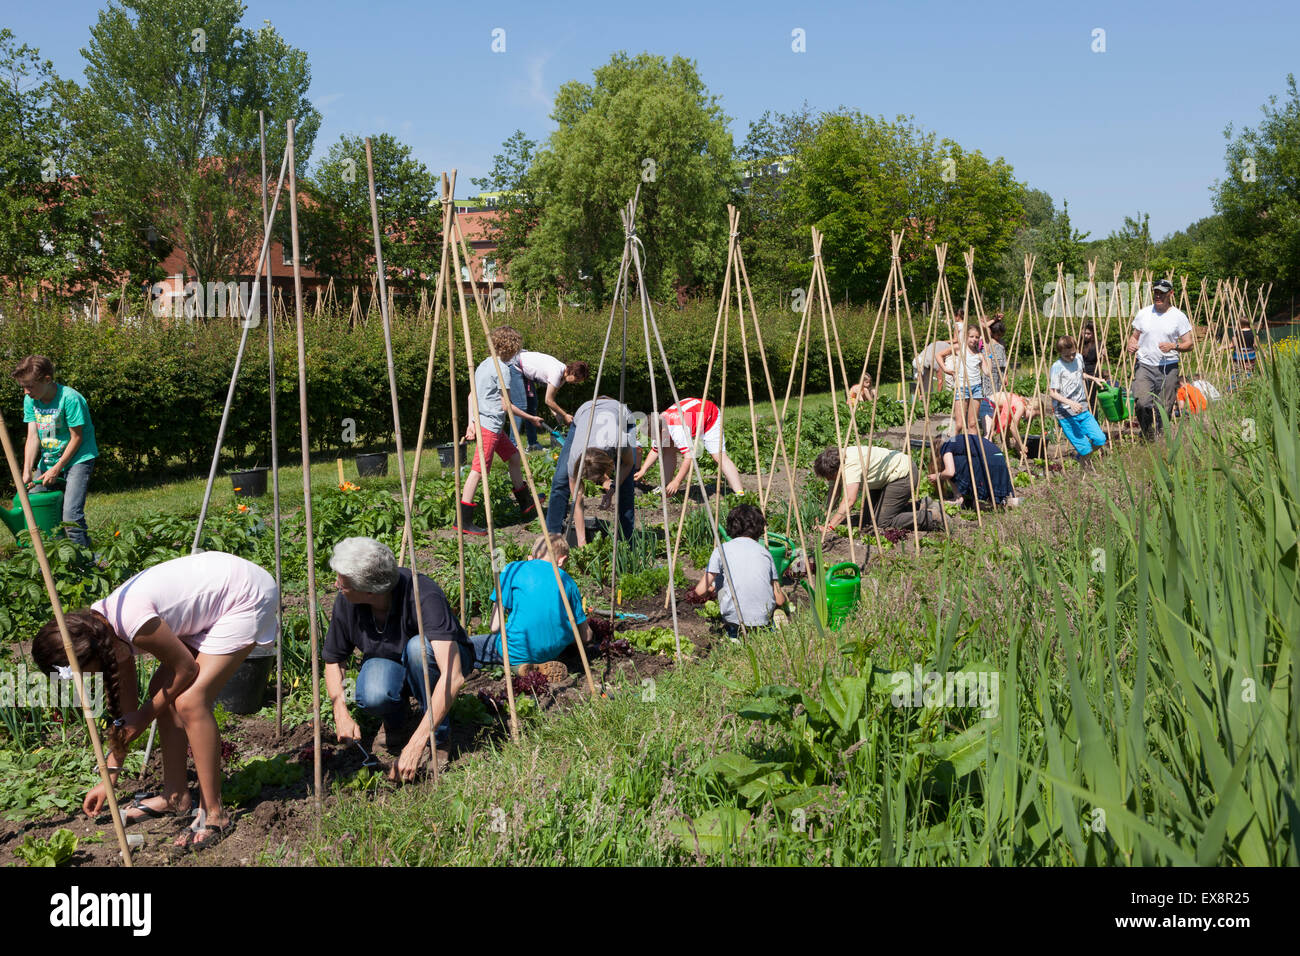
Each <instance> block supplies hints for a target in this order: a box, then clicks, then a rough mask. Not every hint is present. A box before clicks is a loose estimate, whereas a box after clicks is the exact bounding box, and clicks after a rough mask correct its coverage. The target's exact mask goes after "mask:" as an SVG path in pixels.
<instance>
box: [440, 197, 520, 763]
mask: <svg viewBox="0 0 1300 956" xmlns="http://www.w3.org/2000/svg"><path fill="white" fill-rule="evenodd" d="M453 175H454V173H453ZM451 221H452V223H453V224H454V223H455V222H456V214H455V210H454V208H453V211H452V217H451ZM445 241H447V242H449V243H450V244H451V260H452V271H453V274H454V275H456V276H459V275H460V265H461V263H460V253H459V251H458V250H457V249H456V241H455V237H454V236H448V237H446V239H445ZM455 285H456V299H457V302H458V304H459V308H460V321H461V342H462V344H463V345H464V348H465V365H466V368H467V369H468V371H469V375H470V381H473V379H474V369H475V365H474V352H473V347H472V346H471V345H470V341H469V313H468V312H467V311H466V308H465V289H464V286H463V284H462V283H460V282H456V283H455ZM448 318H450V314H449V315H448ZM487 347H488V349H489V350H490V351H491V353H492V359H493V364H494V366H495V368H496V373H497V380H498V381H499V382H500V384H501V397H502V400H503V401H506V400H508V399H509V396H510V389H509V387H508V386H507V385H506V380H505V375H504V373H503V371H502V369H501V362H500V360H499V359H498V358H497V354H496V347H495V346H494V345H493V344H492V337H491V336H490V335H489V336H488V337H487ZM469 404H470V407H469V412H470V415H471V417H472V420H473V422H474V434H475V435H476V436H477V438H478V440H477V441H476V442H475V448H474V453H475V454H476V455H477V456H478V463H479V472H480V474H481V475H482V482H481V483H482V485H483V512H484V514H485V516H486V518H487V532H488V535H487V536H488V553H489V554H495V553H496V523H495V522H494V521H493V519H492V488H491V485H490V484H489V482H488V469H487V460H486V459H485V458H484V456H483V423H482V419H481V418H480V416H479V410H478V402H477V401H473V402H470V403H469ZM510 418H511V416H510V414H509V413H507V414H506V419H507V420H510ZM458 497H459V496H458ZM456 510H457V512H459V511H460V508H459V507H458V508H457V509H456ZM460 537H461V538H463V537H464V533H463V531H461V533H460ZM496 564H497V562H496V561H495V560H494V561H493V562H492V571H493V576H494V578H495V579H496V588H497V595H498V596H499V597H501V605H500V607H501V659H502V663H503V664H504V666H505V682H506V707H507V709H508V710H509V714H510V738H511V739H512V740H518V739H519V716H518V714H517V713H516V711H515V688H514V681H513V680H512V679H511V672H510V643H509V641H507V640H506V639H505V635H506V609H505V599H504V595H505V591H504V590H503V589H502V587H501V569H500V568H498V567H497V566H496ZM462 565H463V562H462ZM462 593H463V588H462Z"/></svg>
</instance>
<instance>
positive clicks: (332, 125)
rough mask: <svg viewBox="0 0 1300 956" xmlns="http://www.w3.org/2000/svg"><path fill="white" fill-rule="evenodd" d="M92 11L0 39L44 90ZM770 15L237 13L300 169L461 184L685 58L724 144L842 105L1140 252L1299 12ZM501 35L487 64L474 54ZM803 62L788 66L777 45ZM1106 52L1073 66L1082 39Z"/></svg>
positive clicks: (28, 15)
mask: <svg viewBox="0 0 1300 956" xmlns="http://www.w3.org/2000/svg"><path fill="white" fill-rule="evenodd" d="M103 6H104V3H102V2H91V0H59V2H58V15H57V16H53V15H51V9H52V8H51V7H49V6H46V5H44V4H22V5H21V7H19V8H18V9H10V10H8V11H7V12H6V13H5V14H4V16H3V18H0V25H4V26H8V27H9V28H10V29H12V30H13V31H14V32H15V33H16V34H17V36H18V39H19V41H20V42H25V43H28V44H30V45H33V46H36V47H39V48H40V50H41V52H42V54H43V55H44V56H46V57H48V58H49V59H51V60H53V61H54V64H55V68H56V69H57V70H58V71H59V73H60V74H62V75H64V76H74V77H78V78H79V77H80V76H81V73H82V70H83V68H84V62H83V61H82V59H81V56H80V53H79V50H80V49H81V48H82V47H83V46H85V45H86V43H87V41H88V39H89V29H90V26H91V25H92V24H93V23H94V22H95V20H96V17H97V13H98V11H99V9H101V8H102V7H103ZM985 6H986V5H985V4H976V3H970V2H969V0H967V2H916V3H901V2H900V3H879V2H870V3H861V2H859V3H855V2H836V3H798V4H790V3H778V2H772V0H749V2H745V3H736V4H728V5H706V4H703V3H699V2H695V3H688V2H676V0H639V2H632V3H627V2H623V3H610V2H609V0H601V2H587V0H575V2H569V3H564V4H557V5H555V6H554V7H553V8H549V7H547V6H546V5H543V4H538V3H513V2H495V3H492V4H485V3H479V4H464V3H462V4H455V5H451V6H447V5H441V4H440V5H436V6H435V5H432V4H426V3H418V2H396V0H393V2H385V0H369V2H367V0H320V2H311V3H307V2H271V0H249V2H248V10H247V13H246V14H245V23H246V25H249V26H253V27H256V26H259V25H260V24H261V21H262V20H263V19H269V20H270V21H271V22H272V23H273V24H274V25H275V27H276V28H277V29H278V30H279V31H280V32H281V33H282V34H283V35H284V36H285V38H286V39H287V40H288V42H289V43H291V44H292V45H294V46H296V47H298V48H300V49H303V50H305V51H306V52H307V54H308V57H309V60H310V63H311V67H312V89H311V94H312V98H313V101H314V102H315V104H316V106H317V108H318V109H320V111H321V112H322V114H323V115H324V121H323V123H322V126H321V131H320V135H319V137H318V138H317V147H316V155H317V156H319V155H323V153H324V151H325V149H326V147H327V146H328V144H329V143H331V142H333V141H334V140H335V139H337V138H338V136H339V135H341V134H344V133H349V134H354V133H360V134H375V133H380V132H388V133H391V134H393V135H394V136H396V137H398V138H399V139H401V140H402V141H403V142H406V143H408V144H409V145H410V146H411V147H412V148H413V150H414V151H415V153H416V154H417V155H418V157H419V158H420V159H421V160H422V161H423V162H424V163H425V164H426V165H427V166H428V167H429V168H430V169H431V170H433V171H434V172H435V173H436V172H441V171H443V170H445V169H450V168H451V167H453V166H455V167H457V168H458V169H459V170H460V174H459V175H460V180H461V182H462V183H463V184H464V187H463V188H459V189H457V194H458V195H461V196H464V195H468V194H471V193H472V192H474V190H473V188H472V187H470V186H469V182H468V180H469V178H470V177H472V176H481V175H483V174H484V173H485V172H487V170H488V169H489V168H490V166H491V162H492V156H493V154H494V153H495V152H497V151H498V149H499V148H500V145H501V143H502V141H503V140H505V139H506V137H508V136H509V135H510V134H511V133H512V132H513V131H514V130H515V129H522V130H524V132H525V133H526V134H528V135H529V136H530V137H532V138H534V139H538V140H544V139H545V138H546V136H547V135H548V134H549V132H550V130H551V129H552V125H553V124H552V123H551V122H550V119H549V113H550V104H551V99H552V97H553V96H554V94H555V91H556V89H557V88H558V87H559V86H560V85H561V84H562V83H564V82H566V81H568V80H575V79H576V80H582V81H589V80H590V78H591V72H592V70H593V69H594V68H595V67H597V66H599V65H600V64H602V63H604V62H606V61H608V59H609V56H610V54H611V53H613V52H615V51H618V50H626V51H628V52H629V53H639V52H641V51H648V52H651V53H656V54H661V55H664V56H672V55H673V54H681V55H683V56H686V57H690V58H692V59H694V60H695V61H696V62H697V63H698V65H699V70H700V73H701V76H702V77H703V80H704V82H705V84H706V85H707V86H708V87H709V89H710V91H711V92H712V93H714V94H715V95H716V96H718V97H719V99H720V102H721V105H722V108H723V110H724V111H725V112H726V113H727V115H728V116H730V117H731V118H732V133H733V136H734V138H735V140H736V141H737V142H740V141H741V140H743V139H744V137H745V134H746V131H747V129H748V123H749V121H750V120H753V119H755V118H757V117H758V116H759V115H760V114H761V113H762V112H763V110H765V109H773V110H779V111H788V110H791V109H794V108H797V107H798V106H799V105H800V104H802V103H803V102H804V101H805V100H806V101H807V102H808V103H810V104H811V105H812V106H814V107H820V108H827V109H830V108H834V107H837V106H848V107H851V108H854V109H859V110H862V111H863V112H867V113H871V114H881V115H885V116H887V117H893V116H895V115H898V114H911V115H913V116H914V117H915V119H916V121H917V122H918V123H919V124H920V125H922V126H923V127H925V128H927V129H930V130H933V131H935V132H936V133H938V134H939V135H940V136H945V137H949V138H952V139H954V140H956V141H957V142H959V143H961V144H962V145H963V146H964V147H967V148H974V149H979V150H981V151H983V152H984V153H985V154H986V155H989V156H1003V157H1005V158H1006V159H1007V161H1008V162H1010V163H1011V164H1012V166H1013V167H1014V168H1015V171H1016V176H1017V178H1019V179H1020V180H1021V181H1023V182H1026V183H1028V184H1029V185H1031V186H1034V187H1037V188H1040V189H1045V190H1047V191H1048V192H1049V193H1051V194H1052V196H1053V197H1054V198H1055V199H1056V201H1057V204H1058V206H1059V205H1060V202H1061V200H1063V199H1064V200H1068V201H1069V203H1070V212H1071V216H1072V218H1073V220H1074V223H1075V225H1076V227H1077V228H1080V229H1082V230H1085V231H1089V232H1091V234H1092V237H1093V238H1099V237H1101V236H1104V235H1106V234H1107V233H1108V232H1110V231H1111V230H1112V229H1116V228H1118V227H1119V226H1120V225H1121V224H1122V223H1123V219H1124V216H1125V215H1126V214H1127V215H1134V214H1136V213H1137V212H1138V211H1143V212H1149V213H1150V215H1151V227H1152V231H1153V233H1155V234H1156V235H1157V236H1162V235H1165V234H1167V233H1169V232H1173V231H1175V230H1178V229H1181V228H1183V227H1185V226H1186V225H1188V224H1189V223H1191V222H1193V221H1195V220H1196V219H1199V218H1201V217H1202V216H1205V215H1208V214H1209V213H1211V212H1212V211H1213V209H1212V206H1211V200H1210V192H1209V188H1210V186H1211V184H1212V183H1213V182H1214V180H1215V179H1217V178H1220V177H1221V176H1223V174H1224V165H1223V152H1224V145H1225V140H1224V138H1223V129H1224V127H1225V126H1226V125H1228V124H1229V123H1232V124H1233V125H1234V127H1236V128H1240V127H1242V126H1243V125H1249V126H1254V125H1257V124H1258V122H1259V120H1260V118H1261V114H1260V107H1261V105H1262V104H1263V103H1264V102H1265V101H1266V100H1267V98H1268V97H1269V95H1272V94H1279V95H1280V94H1281V93H1282V92H1283V91H1284V88H1285V78H1286V74H1287V72H1288V71H1291V72H1296V71H1297V70H1300V53H1297V46H1296V38H1297V37H1300V4H1296V3H1295V2H1294V0H1288V2H1259V3H1254V2H1241V3H1223V2H1217V3H1203V2H1182V3H1168V2H1153V3H1132V2H1087V3H1078V2H1075V3H1068V4H1066V3H1054V2H1051V0H1047V2H1043V0H1040V2H1037V3H993V4H989V5H987V6H989V7H991V9H985ZM497 28H500V29H503V30H504V31H505V52H502V53H494V52H493V51H492V49H491V46H492V42H493V36H492V32H493V30H494V29H497ZM795 29H801V30H803V31H804V36H805V44H806V50H805V52H802V53H796V52H794V51H793V50H792V42H793V41H792V31H794V30H795ZM1096 29H1101V30H1104V31H1105V47H1106V49H1105V52H1100V53H1099V52H1093V50H1092V46H1093V45H1094V37H1093V31H1094V30H1096Z"/></svg>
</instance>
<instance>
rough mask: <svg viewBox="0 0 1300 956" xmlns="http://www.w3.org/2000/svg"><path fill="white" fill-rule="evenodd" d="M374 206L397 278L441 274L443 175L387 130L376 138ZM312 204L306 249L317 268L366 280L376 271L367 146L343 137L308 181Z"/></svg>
mask: <svg viewBox="0 0 1300 956" xmlns="http://www.w3.org/2000/svg"><path fill="white" fill-rule="evenodd" d="M370 150H371V155H372V156H373V158H374V168H375V204H376V206H377V208H378V212H379V225H380V229H381V230H382V235H383V243H384V266H385V269H386V271H387V276H386V278H387V279H388V281H389V282H390V283H400V284H406V285H411V284H416V283H419V282H421V281H422V280H421V275H422V274H423V275H427V276H432V278H433V279H434V280H436V279H437V271H438V268H437V267H438V262H439V257H440V256H441V247H440V236H441V235H442V220H441V216H442V212H441V206H440V204H439V203H438V202H437V200H438V197H439V189H438V183H437V180H436V179H435V178H434V176H433V174H432V173H430V172H429V170H428V169H427V168H426V167H425V165H424V164H423V163H421V162H420V161H419V160H417V159H416V158H415V157H414V155H413V154H412V153H411V148H410V147H409V146H407V145H406V144H404V143H401V142H399V141H398V140H396V139H395V138H394V137H392V136H390V135H389V134H388V133H382V134H380V135H379V136H375V137H372V139H371V144H370ZM308 189H309V193H310V195H311V198H312V200H313V202H312V203H311V208H310V209H309V210H308V211H307V213H306V215H305V217H304V220H303V232H304V235H305V240H304V241H305V243H306V250H305V251H306V252H307V253H309V254H310V255H311V257H312V261H313V265H314V267H315V269H316V270H317V271H318V272H322V273H325V274H329V275H336V276H340V277H342V278H344V279H345V280H347V281H348V282H349V283H351V284H356V285H366V284H367V283H368V282H369V281H370V277H371V276H372V275H374V260H375V240H374V232H373V228H372V226H371V222H370V191H369V188H368V185H367V177H366V145H365V139H364V138H363V137H361V136H341V137H340V138H339V140H338V141H337V142H336V143H334V144H333V145H332V146H330V148H329V152H328V153H326V155H325V158H324V160H322V161H321V162H320V163H319V164H318V166H317V168H316V172H315V175H314V176H312V178H311V180H310V182H309V183H308Z"/></svg>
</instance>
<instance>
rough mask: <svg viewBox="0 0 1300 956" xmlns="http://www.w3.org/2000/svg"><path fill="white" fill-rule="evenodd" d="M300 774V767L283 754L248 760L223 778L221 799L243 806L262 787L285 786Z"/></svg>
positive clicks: (295, 780) (259, 791)
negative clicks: (234, 771)
mask: <svg viewBox="0 0 1300 956" xmlns="http://www.w3.org/2000/svg"><path fill="white" fill-rule="evenodd" d="M302 776H303V769H302V767H301V766H299V765H298V764H296V763H291V762H290V761H289V760H288V758H286V757H285V755H284V754H278V755H277V756H275V757H271V758H269V759H263V760H250V761H249V762H248V763H246V764H245V765H244V766H243V767H241V768H240V769H239V770H238V771H237V772H236V773H234V774H232V775H230V776H229V777H227V778H226V779H225V782H224V783H223V784H222V787H221V799H222V800H223V801H224V802H225V803H227V804H229V805H230V806H232V807H238V806H243V805H244V804H246V803H248V802H249V801H250V800H252V799H253V798H254V797H256V796H257V795H258V794H259V793H261V792H262V788H263V787H287V786H289V785H291V784H295V783H297V782H298V781H299V780H301V779H302Z"/></svg>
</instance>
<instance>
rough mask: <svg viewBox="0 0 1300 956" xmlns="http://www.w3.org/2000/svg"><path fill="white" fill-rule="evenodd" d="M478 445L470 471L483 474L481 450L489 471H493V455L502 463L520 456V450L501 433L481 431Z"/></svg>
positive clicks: (484, 429)
mask: <svg viewBox="0 0 1300 956" xmlns="http://www.w3.org/2000/svg"><path fill="white" fill-rule="evenodd" d="M478 445H479V447H478V448H475V449H474V454H473V456H472V457H473V464H472V465H471V466H470V470H471V471H477V472H479V473H480V474H482V473H483V469H482V468H480V467H479V448H481V449H482V450H483V461H485V462H486V463H487V470H488V471H491V470H492V455H493V454H494V453H495V454H496V456H497V457H498V458H500V459H501V460H502V461H509V460H510V459H511V458H514V457H515V455H517V454H519V449H518V448H516V447H515V443H514V442H512V441H511V440H510V438H509V437H508V436H506V435H503V434H502V433H501V432H493V431H488V430H487V429H486V428H483V429H480V430H479V436H478Z"/></svg>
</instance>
